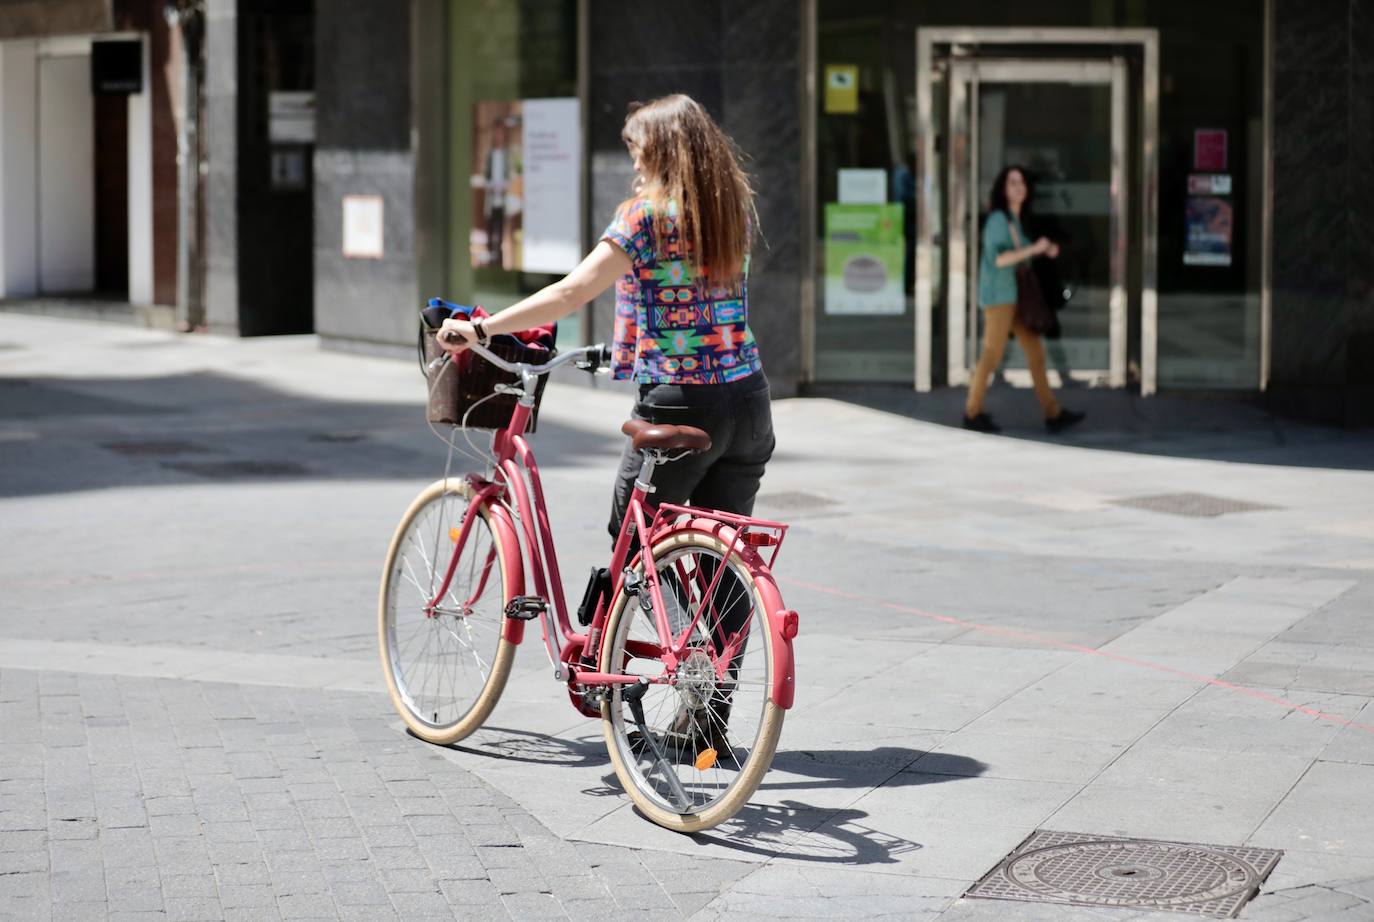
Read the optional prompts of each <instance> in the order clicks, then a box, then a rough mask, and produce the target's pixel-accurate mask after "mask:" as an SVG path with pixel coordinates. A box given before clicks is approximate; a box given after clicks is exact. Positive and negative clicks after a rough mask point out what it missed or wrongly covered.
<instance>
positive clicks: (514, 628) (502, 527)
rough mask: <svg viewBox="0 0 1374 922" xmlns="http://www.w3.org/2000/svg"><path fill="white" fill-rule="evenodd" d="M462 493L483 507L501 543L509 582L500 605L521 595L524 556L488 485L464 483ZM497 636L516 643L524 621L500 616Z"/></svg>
mask: <svg viewBox="0 0 1374 922" xmlns="http://www.w3.org/2000/svg"><path fill="white" fill-rule="evenodd" d="M462 492H463V493H464V495H466V496H467V498H468V501H469V502H471V503H474V504H481V505H482V506H483V507H485V509H486V511H487V518H488V521H490V522H491V530H492V532H493V534H494V535H495V537H496V540H497V541H498V542H499V543H500V545H501V551H500V553H501V562H502V564H504V568H505V570H506V573H505V575H506V576H507V577H508V578H509V579H510V585H508V586H507V587H506V591H505V595H504V597H503V598H502V599H501V604H502V606H503V607H504V606H506V605H509V604H510V601H511V599H514V598H515V597H516V596H522V595H524V594H525V565H524V557H523V556H522V555H521V552H520V537H519V533H518V532H517V531H516V530H515V522H514V520H513V519H512V518H511V514H510V513H509V512H508V511H507V510H506V507H504V506H502V505H500V504H499V503H494V502H492V501H491V497H492V495H493V494H494V493H495V489H494V488H493V487H492V485H491V484H488V483H485V482H480V481H479V482H477V483H475V484H474V483H472V482H470V481H469V482H465V483H464V484H463V488H462ZM479 514H480V512H479ZM501 636H502V637H503V638H504V639H506V640H507V641H509V642H511V643H513V644H517V645H518V644H519V643H520V642H521V641H523V640H524V639H525V622H524V621H521V620H519V619H517V618H502V619H501Z"/></svg>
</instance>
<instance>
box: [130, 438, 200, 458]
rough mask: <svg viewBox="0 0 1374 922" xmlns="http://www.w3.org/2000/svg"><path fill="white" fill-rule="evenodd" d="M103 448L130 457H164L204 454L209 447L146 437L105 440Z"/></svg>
mask: <svg viewBox="0 0 1374 922" xmlns="http://www.w3.org/2000/svg"><path fill="white" fill-rule="evenodd" d="M105 448H106V449H107V450H109V451H112V452H114V453H115V454H117V455H128V456H129V457H131V458H149V457H166V456H168V455H194V454H204V453H205V452H207V451H209V450H210V449H208V448H206V447H205V446H204V445H197V444H196V443H195V442H186V441H181V440H178V439H147V440H144V441H137V442H106V443H105Z"/></svg>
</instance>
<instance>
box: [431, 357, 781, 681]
mask: <svg viewBox="0 0 1374 922" xmlns="http://www.w3.org/2000/svg"><path fill="white" fill-rule="evenodd" d="M521 377H522V379H527V377H528V373H527V372H525V373H522V375H521ZM532 412H533V400H532V399H530V400H529V401H528V402H527V401H525V400H522V401H520V402H518V403H517V405H516V407H515V409H514V410H513V411H512V414H511V420H510V423H509V424H508V425H507V426H506V427H505V428H504V429H500V430H497V431H496V432H495V433H494V435H493V437H492V450H493V454H494V474H493V477H492V479H490V480H487V479H485V478H482V477H480V476H478V475H476V474H469V475H467V476H466V477H465V478H464V481H465V483H466V484H467V487H468V490H469V493H470V495H469V502H468V508H467V510H466V512H465V514H464V518H463V523H462V526H461V528H460V529H459V532H458V534H457V535H456V536H454V537H453V541H454V548H453V556H452V558H451V559H450V561H449V566H448V569H447V571H446V573H445V575H444V579H443V581H442V584H441V585H440V586H439V588H438V591H437V592H435V594H434V596H433V598H432V599H430V601H429V607H431V608H433V607H435V606H437V605H438V601H439V600H440V599H442V598H443V597H444V595H445V593H447V592H448V589H449V586H450V584H451V583H452V580H453V575H454V572H455V570H456V568H457V564H458V558H459V556H460V555H461V553H462V549H463V547H464V544H465V542H466V539H467V535H468V533H469V532H470V531H471V529H472V524H473V519H474V517H475V516H477V515H479V514H481V511H482V510H483V509H486V510H487V511H488V514H489V515H490V516H491V519H492V524H493V528H494V531H495V532H496V535H495V538H496V540H497V541H500V542H502V543H503V546H504V552H505V556H506V559H507V560H511V559H513V560H515V561H518V562H519V566H518V567H514V568H513V569H514V570H515V571H516V572H514V573H512V574H511V576H512V577H513V579H514V582H515V584H514V585H512V586H511V587H508V591H509V593H510V595H511V596H512V598H515V597H520V596H523V594H524V588H525V587H524V571H525V561H526V556H527V555H528V564H529V567H528V569H529V573H530V575H531V576H532V577H533V582H534V590H535V593H536V595H537V596H538V598H539V599H540V600H545V602H544V604H543V605H542V607H541V608H540V611H539V614H540V621H541V627H542V629H543V640H544V645H545V648H546V651H547V653H548V656H549V660H550V662H551V663H552V664H553V666H554V677H555V679H557V680H559V681H563V682H566V683H568V684H569V685H570V686H572V685H579V686H583V687H586V688H596V687H609V686H612V685H627V684H639V683H657V684H671V683H672V682H674V681H675V676H676V668H677V665H678V663H679V662H680V661H681V660H682V659H683V658H684V655H685V654H686V653H687V651H688V646H689V643H688V642H689V639H690V638H691V637H692V632H693V630H694V629H695V627H696V625H697V623H698V622H699V621H700V619H701V616H702V612H701V611H698V612H697V613H696V615H695V617H694V618H693V619H692V621H691V622H690V623H689V624H687V625H686V626H685V628H684V629H683V630H682V631H681V632H680V633H677V634H674V632H673V630H672V628H671V626H670V625H669V623H668V617H667V609H666V607H665V605H664V601H663V594H662V589H661V586H660V581H659V578H658V571H657V569H656V568H655V566H654V563H653V546H654V544H655V543H656V541H657V540H658V539H660V538H661V537H662V536H663V535H665V534H667V533H668V532H669V531H671V530H672V529H673V528H676V527H680V526H682V525H684V524H691V525H694V526H696V527H698V528H700V529H702V530H706V531H709V532H712V533H713V534H715V535H716V536H717V538H719V539H720V540H722V541H723V542H724V543H725V544H726V545H727V547H728V550H727V553H726V555H725V557H726V558H727V559H728V558H729V556H730V555H731V554H733V553H736V552H739V553H740V554H741V555H743V556H746V557H750V559H751V560H752V561H753V568H754V569H756V570H757V571H759V572H762V573H764V574H767V573H768V572H769V571H771V568H772V565H773V563H774V562H775V561H776V559H777V555H778V551H779V549H780V547H781V545H782V540H783V537H784V536H785V535H786V532H787V526H786V525H785V524H783V523H780V522H770V521H767V520H764V519H756V518H752V517H750V516H742V515H735V514H732V513H725V512H717V511H714V510H707V509H700V508H696V507H692V506H681V505H675V504H668V503H664V504H661V505H659V506H657V507H650V506H649V505H648V504H647V503H646V497H647V495H648V492H649V490H650V489H652V488H651V487H650V486H649V484H648V483H647V482H646V479H645V478H646V477H647V475H648V474H649V473H651V472H652V470H653V467H654V466H656V464H657V463H660V462H661V461H663V460H664V459H663V457H662V454H661V453H656V454H655V455H653V456H652V457H651V458H646V460H645V464H644V466H643V467H642V468H641V476H640V477H639V478H637V479H636V482H635V487H634V491H633V492H632V494H631V496H630V502H629V508H628V511H627V513H626V515H625V519H624V521H623V522H622V523H621V526H620V533H619V535H618V537H617V539H616V542H615V546H614V550H613V551H612V554H611V565H610V572H611V574H612V580H611V586H610V591H609V592H608V593H606V594H605V595H604V596H603V597H602V598H601V599H600V601H599V602H598V603H597V607H596V610H595V612H594V613H593V617H592V621H591V624H590V625H589V627H588V630H587V632H586V633H585V634H584V633H581V632H580V631H577V630H576V629H574V627H573V625H572V619H571V618H570V617H569V613H568V605H567V599H566V594H565V592H564V587H563V579H562V575H561V572H560V569H559V565H558V554H557V551H556V549H555V548H554V542H553V532H552V529H551V527H550V525H549V516H548V509H547V505H546V503H545V494H544V488H543V484H542V482H541V480H540V477H539V465H538V462H537V461H536V459H535V456H534V452H533V449H531V447H530V445H529V442H528V441H527V440H526V439H525V436H524V431H525V427H526V425H527V424H528V422H529V418H530V415H531V413H532ZM512 505H513V507H514V508H513V511H512V508H511V507H512ZM636 539H637V540H638V548H637V549H635V541H636ZM770 547H771V548H772V552H771V554H769V555H768V559H767V560H766V561H765V560H764V559H763V557H762V555H761V554H760V551H759V549H761V548H770ZM495 555H496V549H495V548H494V547H493V549H492V550H491V552H490V553H489V555H488V559H487V561H486V562H485V563H484V565H483V570H482V574H481V578H480V580H479V582H478V584H477V586H475V587H474V590H473V598H477V597H480V595H481V594H482V592H483V589H484V587H485V585H486V581H487V579H488V578H489V577H490V573H491V569H492V566H493V564H494V563H495ZM512 555H513V556H512ZM751 555H752V557H751ZM636 557H637V558H638V561H639V563H640V564H641V566H640V570H639V571H638V572H639V573H640V574H641V575H640V576H639V579H640V580H642V588H640V589H639V590H638V591H639V592H645V591H647V593H648V597H649V600H650V602H651V605H652V610H653V618H654V624H655V627H656V629H657V632H658V646H657V647H656V648H649V647H648V645H647V643H645V644H644V646H645V649H644V650H643V651H642V654H643V655H644V656H646V657H651V658H656V659H660V660H662V661H663V663H664V664H665V667H666V668H665V670H664V672H663V674H662V675H660V676H654V677H646V676H640V675H629V674H620V673H608V672H604V671H601V670H600V668H599V667H601V666H603V665H604V664H601V663H599V662H598V660H599V656H600V654H599V645H600V643H601V640H602V635H603V632H604V630H605V626H606V621H607V618H608V616H609V610H610V603H611V601H612V600H613V599H615V597H616V595H617V594H618V593H620V592H622V591H623V590H624V589H625V585H624V584H625V581H626V574H627V573H630V572H632V571H633V567H632V563H633V562H634V560H635V558H636ZM725 571H726V568H725V567H719V568H717V570H716V573H715V575H714V577H713V579H712V581H711V583H710V585H709V586H707V587H705V590H704V593H705V594H704V595H703V596H702V598H704V599H712V600H713V599H714V598H715V596H714V592H715V589H716V587H717V585H718V584H719V582H720V579H721V577H722V576H723V575H724V573H725ZM757 585H758V587H759V590H760V596H761V599H762V601H763V602H764V610H763V612H762V614H763V617H764V618H765V619H766V621H767V624H766V625H765V627H766V628H767V630H768V631H769V633H770V634H771V635H773V636H772V638H771V639H770V642H773V643H774V646H775V649H780V651H781V652H780V653H779V654H778V655H779V656H780V658H781V659H782V661H781V662H778V663H777V667H778V668H777V675H776V676H775V677H774V682H773V686H774V687H773V690H772V692H773V693H772V696H771V697H772V698H773V700H774V702H775V703H776V704H777V705H778V706H779V707H782V708H789V707H791V704H792V693H793V681H792V674H793V665H792V654H791V643H790V641H791V639H792V638H793V637H794V636H795V635H796V633H797V614H796V612H794V611H790V610H786V609H784V608H783V607H782V599H781V597H780V596H779V594H778V592H777V589H776V587H775V586H773V584H772V580H771V579H767V580H761V581H759V582H758V583H757ZM469 601H470V600H469ZM549 601H551V602H552V609H553V610H552V611H550V608H549V605H548V602H549ZM626 604H629V603H628V601H627V603H626ZM712 604H714V602H712ZM503 620H504V628H503V636H504V638H505V639H506V640H507V641H509V642H511V643H514V644H519V643H521V642H522V641H523V639H524V631H525V622H524V621H523V620H518V619H516V618H513V617H506V618H505V619H503ZM747 628H748V624H747V623H746V625H745V626H744V627H743V628H741V630H739V631H736V632H735V634H734V635H732V637H730V638H726V639H725V642H724V648H725V649H724V651H722V652H729V651H730V650H731V649H732V648H734V647H736V646H738V645H740V644H741V643H742V641H743V637H744V635H745V634H746V632H747ZM778 640H782V641H785V642H784V643H782V644H778V643H776V641H778ZM637 643H642V642H637ZM719 659H720V662H721V665H719V666H718V667H717V669H718V670H719V671H721V672H722V675H723V671H724V670H725V669H726V668H727V666H728V663H729V661H730V657H728V656H722V657H720V658H719ZM590 664H596V667H598V668H587V667H588V666H589V665H590Z"/></svg>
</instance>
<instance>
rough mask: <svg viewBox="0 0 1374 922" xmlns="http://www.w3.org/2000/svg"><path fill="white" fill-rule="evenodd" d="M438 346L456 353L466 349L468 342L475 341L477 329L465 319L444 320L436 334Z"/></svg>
mask: <svg viewBox="0 0 1374 922" xmlns="http://www.w3.org/2000/svg"><path fill="white" fill-rule="evenodd" d="M436 338H437V339H438V341H439V346H440V348H442V349H444V350H446V351H448V352H451V353H453V354H454V355H457V354H458V353H460V352H462V351H463V350H464V349H466V348H467V347H468V346H469V345H470V344H472V343H474V342H476V341H477V331H476V330H475V329H474V328H473V326H472V324H471V323H469V322H468V321H466V320H454V319H452V318H449V319H448V320H445V321H444V325H443V326H442V327H440V328H439V333H438V336H437V337H436Z"/></svg>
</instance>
